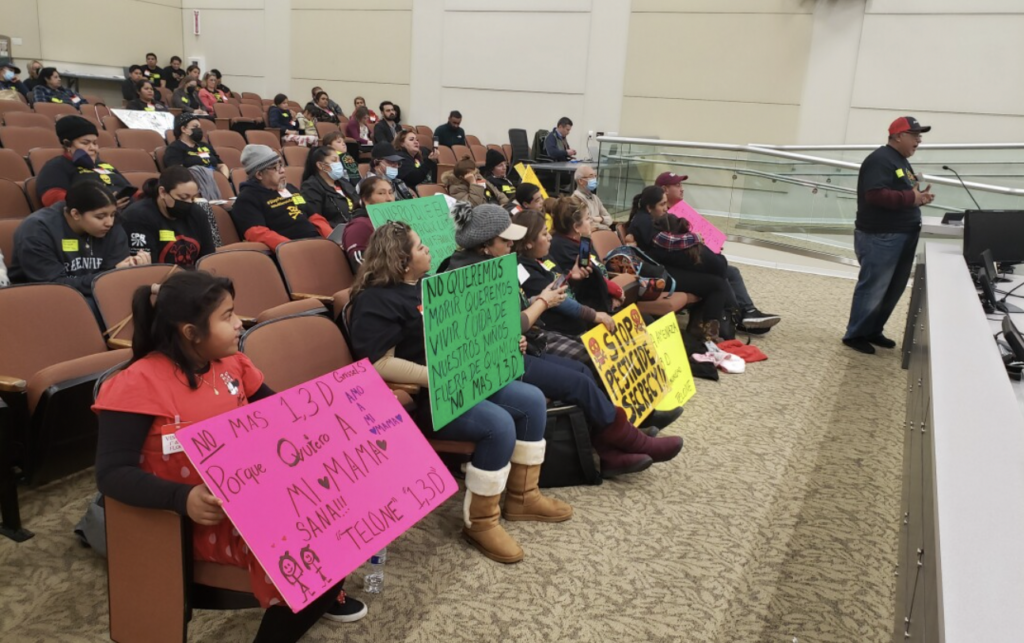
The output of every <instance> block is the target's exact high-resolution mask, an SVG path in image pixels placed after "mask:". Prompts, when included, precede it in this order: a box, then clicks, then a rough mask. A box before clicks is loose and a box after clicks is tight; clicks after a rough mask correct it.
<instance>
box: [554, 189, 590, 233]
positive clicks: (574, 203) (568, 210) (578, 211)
mask: <svg viewBox="0 0 1024 643" xmlns="http://www.w3.org/2000/svg"><path fill="white" fill-rule="evenodd" d="M586 216H587V211H586V206H584V205H583V203H582V202H580V201H578V200H576V199H575V198H573V197H569V196H566V197H561V198H560V199H558V200H557V201H556V202H555V204H554V206H553V207H552V208H551V227H552V228H554V230H555V232H557V233H559V234H566V235H567V234H572V232H573V231H574V230H575V229H576V224H578V223H582V222H583V219H584V218H585V217H586Z"/></svg>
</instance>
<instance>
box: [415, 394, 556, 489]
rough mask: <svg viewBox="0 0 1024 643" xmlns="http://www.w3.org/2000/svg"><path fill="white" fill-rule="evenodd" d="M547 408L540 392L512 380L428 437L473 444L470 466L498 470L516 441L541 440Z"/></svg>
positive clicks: (509, 455)
mask: <svg viewBox="0 0 1024 643" xmlns="http://www.w3.org/2000/svg"><path fill="white" fill-rule="evenodd" d="M547 406H548V405H547V402H546V401H545V399H544V394H543V393H541V392H540V389H538V388H537V387H536V386H531V385H529V384H524V383H523V382H520V381H517V380H513V381H511V382H509V383H508V384H506V385H505V386H504V387H503V388H502V389H501V390H499V391H498V392H496V393H495V394H494V395H492V396H490V397H489V398H487V399H486V400H483V401H481V402H479V403H478V404H476V405H475V406H474V407H473V408H471V409H469V410H468V411H466V412H465V413H463V414H462V415H460V416H459V417H457V418H455V419H454V420H452V421H451V422H449V423H448V425H447V426H445V427H444V428H443V429H441V430H440V431H435V432H434V433H433V435H431V436H429V437H432V438H435V439H438V440H465V441H467V442H475V443H476V450H475V451H473V466H474V467H476V468H477V469H482V470H484V471H498V470H499V469H501V468H502V467H504V466H505V465H506V464H508V463H509V460H510V459H511V458H512V450H513V449H515V447H516V440H522V441H524V442H536V441H538V440H541V439H543V438H544V428H545V426H546V425H547V421H548V408H547Z"/></svg>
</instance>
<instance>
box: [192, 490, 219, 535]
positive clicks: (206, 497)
mask: <svg viewBox="0 0 1024 643" xmlns="http://www.w3.org/2000/svg"><path fill="white" fill-rule="evenodd" d="M221 504H222V503H221V501H220V498H218V497H217V496H215V495H213V494H212V493H210V489H209V487H207V486H206V485H205V484H197V485H196V486H194V487H192V491H189V492H188V502H187V505H186V507H187V509H188V517H189V518H191V519H192V521H193V522H195V523H197V524H200V525H216V524H217V523H219V522H220V521H221V520H224V509H222V508H221Z"/></svg>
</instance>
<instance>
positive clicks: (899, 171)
mask: <svg viewBox="0 0 1024 643" xmlns="http://www.w3.org/2000/svg"><path fill="white" fill-rule="evenodd" d="M896 178H898V179H902V178H903V168H901V167H898V168H896Z"/></svg>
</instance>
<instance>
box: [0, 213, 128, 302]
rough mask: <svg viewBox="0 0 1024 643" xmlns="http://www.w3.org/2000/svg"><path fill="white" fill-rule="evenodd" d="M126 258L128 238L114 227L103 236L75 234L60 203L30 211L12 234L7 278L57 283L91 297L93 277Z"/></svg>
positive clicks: (117, 227) (29, 281)
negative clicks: (12, 245)
mask: <svg viewBox="0 0 1024 643" xmlns="http://www.w3.org/2000/svg"><path fill="white" fill-rule="evenodd" d="M127 257H128V237H127V235H126V234H125V231H124V228H122V227H121V226H120V225H119V224H114V227H113V228H111V229H110V232H108V233H107V235H106V236H105V237H102V238H97V237H91V236H89V235H87V234H83V235H78V234H75V233H74V231H72V230H71V226H69V225H68V223H67V219H65V218H64V202H63V201H60V202H58V203H54V204H53V205H51V206H50V207H48V208H43V209H42V210H38V211H36V212H33V213H32V214H31V215H30V216H29V217H28V218H27V219H25V221H24V222H23V223H22V224H21V225H20V226H18V229H17V230H16V231H15V232H14V256H12V257H11V263H10V269H9V273H10V277H11V281H12V282H14V283H39V282H48V283H57V284H64V285H66V286H71V287H72V288H74V289H75V290H77V291H78V292H80V293H82V294H83V295H85V296H87V297H88V296H91V295H92V281H93V278H95V277H96V275H97V274H99V273H101V272H105V271H107V270H113V269H114V268H115V267H116V266H117V264H119V263H121V262H122V261H124V260H125V259H126V258H127Z"/></svg>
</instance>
